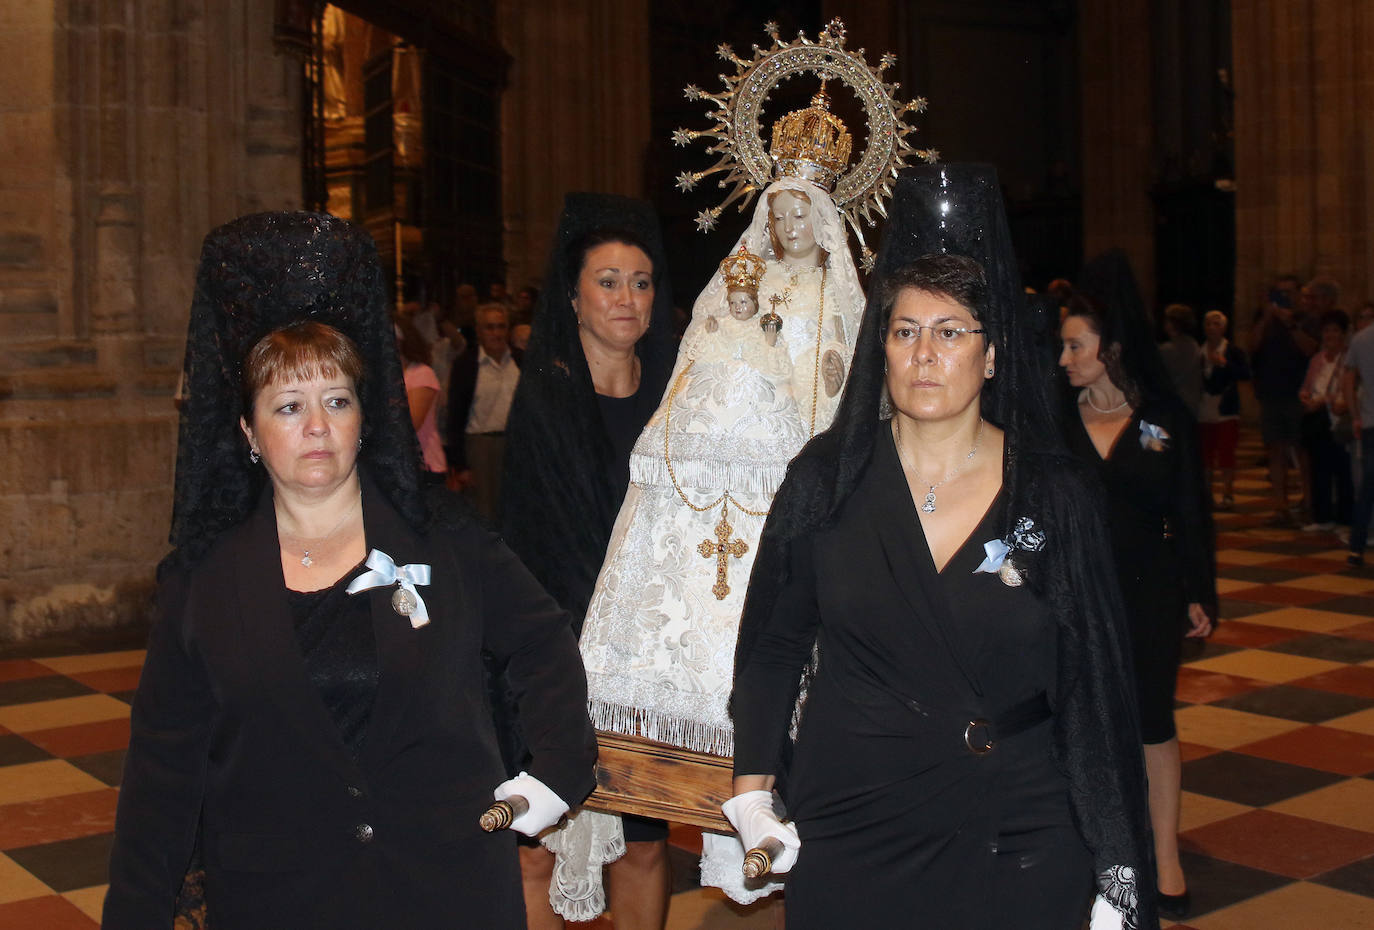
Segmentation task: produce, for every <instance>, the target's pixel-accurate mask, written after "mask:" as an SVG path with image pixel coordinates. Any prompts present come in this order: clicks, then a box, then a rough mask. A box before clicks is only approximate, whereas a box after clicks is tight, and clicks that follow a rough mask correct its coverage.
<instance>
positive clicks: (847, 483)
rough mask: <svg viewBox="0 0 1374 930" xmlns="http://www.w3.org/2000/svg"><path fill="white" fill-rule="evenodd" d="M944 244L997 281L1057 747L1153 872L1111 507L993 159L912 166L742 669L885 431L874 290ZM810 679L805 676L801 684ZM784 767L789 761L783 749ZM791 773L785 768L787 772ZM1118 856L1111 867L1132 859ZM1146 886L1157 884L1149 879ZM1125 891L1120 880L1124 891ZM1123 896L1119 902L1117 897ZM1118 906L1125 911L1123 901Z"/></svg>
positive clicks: (1117, 845)
mask: <svg viewBox="0 0 1374 930" xmlns="http://www.w3.org/2000/svg"><path fill="white" fill-rule="evenodd" d="M935 252H947V253H952V254H957V255H964V256H968V257H970V258H973V259H976V260H977V261H978V262H979V263H980V264H981V265H982V266H983V268H984V270H985V272H986V274H987V279H988V291H989V297H988V306H987V307H986V308H984V312H983V313H982V315H980V317H979V322H980V323H981V324H982V325H983V326H984V327H986V328H987V330H988V337H989V339H990V340H991V342H992V343H993V345H995V346H996V348H997V365H996V374H995V376H994V377H993V378H991V379H990V380H989V381H988V382H987V384H986V385H985V386H984V389H983V394H982V412H983V416H984V417H985V418H986V419H987V420H988V421H989V422H991V423H993V424H995V425H997V426H999V427H1001V428H1002V429H1003V430H1005V432H1006V449H1007V457H1006V463H1005V465H1004V475H1003V487H1004V488H1005V493H1006V497H1007V507H1006V508H1005V514H1006V524H1005V525H1004V526H1002V527H999V529H998V535H999V537H1001V538H1005V539H1012V540H1016V539H1017V538H1018V537H1017V535H1016V534H1017V530H1018V526H1017V521H1018V520H1019V519H1021V518H1024V517H1029V518H1030V519H1031V520H1033V521H1034V526H1035V528H1036V529H1037V530H1038V531H1040V533H1043V537H1042V536H1040V535H1031V534H1028V532H1027V530H1028V528H1027V527H1021V528H1020V529H1021V530H1022V532H1021V536H1020V541H1021V542H1022V543H1024V544H1026V546H1027V549H1029V547H1030V546H1031V545H1033V544H1038V545H1039V551H1037V552H1036V553H1035V568H1034V570H1033V571H1031V572H1030V573H1029V575H1028V577H1027V579H1026V583H1027V585H1028V586H1029V587H1030V588H1031V589H1032V590H1034V591H1035V592H1036V593H1037V594H1038V595H1039V596H1041V597H1043V598H1044V599H1045V600H1046V602H1047V603H1048V604H1049V606H1050V610H1051V613H1052V614H1053V615H1054V616H1055V618H1056V620H1057V622H1058V624H1059V629H1058V635H1057V645H1058V655H1059V663H1058V665H1059V668H1058V672H1057V675H1056V680H1055V686H1054V693H1053V696H1052V702H1053V704H1054V709H1055V755H1056V761H1057V763H1058V764H1059V766H1060V767H1061V769H1062V770H1063V771H1064V772H1065V773H1066V774H1067V775H1068V777H1069V783H1070V800H1071V806H1072V809H1073V814H1074V819H1075V822H1076V823H1077V825H1078V828H1079V832H1080V834H1081V835H1082V837H1083V840H1084V842H1085V844H1086V845H1087V846H1088V848H1089V849H1090V850H1091V851H1092V854H1093V858H1094V861H1095V863H1096V866H1095V871H1097V872H1099V873H1101V872H1104V871H1110V870H1111V869H1113V868H1114V866H1113V864H1114V863H1121V864H1124V866H1128V867H1129V868H1130V869H1134V871H1135V872H1136V873H1139V874H1152V873H1153V868H1154V865H1153V844H1152V841H1151V838H1150V821H1149V815H1148V811H1147V809H1146V805H1145V795H1144V784H1145V773H1144V765H1143V760H1142V758H1141V754H1140V740H1139V730H1138V723H1137V720H1136V712H1135V704H1134V696H1133V695H1132V694H1131V693H1129V691H1128V689H1127V688H1126V687H1123V685H1122V680H1123V676H1122V674H1121V671H1122V669H1123V668H1126V667H1127V665H1126V662H1125V658H1124V657H1125V654H1126V649H1127V646H1126V643H1125V632H1124V629H1123V626H1122V623H1121V620H1120V618H1121V617H1122V616H1123V615H1124V612H1123V608H1122V605H1121V595H1120V592H1119V591H1118V590H1117V587H1116V585H1115V583H1114V582H1113V580H1112V579H1114V577H1115V576H1114V573H1113V572H1111V571H1110V570H1103V568H1104V562H1103V558H1104V556H1103V553H1107V552H1109V551H1110V547H1109V543H1108V541H1107V537H1106V531H1105V527H1104V525H1103V523H1102V516H1101V515H1102V513H1103V512H1104V506H1105V505H1104V502H1103V501H1102V497H1101V492H1100V489H1099V488H1098V487H1097V485H1096V484H1095V483H1094V482H1093V479H1092V476H1091V474H1090V473H1089V472H1088V471H1087V468H1086V466H1085V465H1083V464H1082V463H1081V462H1079V461H1078V460H1076V459H1074V458H1073V457H1072V455H1071V454H1070V453H1069V451H1068V450H1067V448H1066V447H1065V446H1064V442H1063V439H1062V437H1061V433H1060V430H1059V427H1058V423H1057V420H1056V418H1055V415H1054V413H1053V409H1054V406H1053V404H1052V403H1051V401H1050V397H1051V395H1052V393H1053V391H1052V389H1053V387H1054V381H1053V377H1054V376H1053V373H1052V372H1051V371H1050V367H1051V366H1050V363H1051V362H1052V360H1053V356H1052V354H1051V353H1049V352H1046V351H1044V345H1045V334H1046V333H1047V332H1048V330H1049V327H1050V325H1051V321H1050V320H1049V319H1048V318H1047V317H1046V312H1047V309H1051V310H1052V308H1047V307H1046V305H1044V304H1043V303H1037V302H1030V301H1027V300H1026V298H1025V295H1024V294H1023V292H1022V288H1021V283H1020V274H1019V271H1018V267H1017V259H1016V254H1015V251H1014V249H1013V248H1012V245H1011V234H1010V230H1009V228H1008V225H1007V220H1006V215H1005V212H1004V209H1003V206H1002V199H1001V193H1000V188H999V185H998V181H997V175H996V172H995V171H994V170H993V169H992V168H991V167H990V166H986V165H958V164H950V163H941V164H936V165H929V166H918V167H915V168H912V169H909V170H908V171H906V172H904V174H903V176H902V177H901V178H900V179H899V180H898V182H897V188H896V195H895V197H894V199H893V201H892V206H891V209H890V211H889V220H888V225H887V227H886V228H885V229H884V231H883V243H882V248H881V250H880V251H879V254H878V260H877V264H876V267H875V270H874V277H873V279H872V281H871V282H870V285H869V295H870V296H869V303H868V309H867V311H866V312H865V314H864V320H863V324H862V326H861V327H860V330H859V336H858V340H857V342H856V345H855V350H854V363H853V367H852V369H851V371H850V376H849V380H848V382H847V384H846V386H845V392H844V396H843V398H842V399H841V402H840V408H839V410H838V412H837V413H836V416H835V420H834V422H833V423H832V424H831V426H830V428H829V429H828V430H826V431H825V432H824V433H821V434H819V435H817V436H816V437H815V438H814V439H812V440H811V441H810V442H809V443H807V445H806V446H805V448H803V449H802V451H801V452H800V453H799V454H798V455H797V457H796V458H795V459H793V460H792V463H791V465H790V466H789V468H788V472H787V477H786V478H785V479H784V481H783V484H782V486H781V487H780V488H779V489H778V493H777V496H776V497H775V498H774V500H773V507H772V512H771V513H770V515H769V517H768V522H767V523H766V524H765V525H764V530H763V534H762V536H761V537H760V540H759V548H758V554H757V558H756V559H755V562H754V570H753V574H752V575H751V576H750V581H749V593H748V596H747V598H746V601H745V604H744V610H743V614H742V617H741V621H740V634H739V644H738V647H737V650H736V654H735V668H736V669H737V670H738V669H741V668H744V667H745V666H746V665H747V664H748V658H749V655H750V652H751V650H752V649H753V646H754V644H755V643H756V642H757V641H758V639H759V637H760V635H761V634H762V633H763V632H764V631H765V630H766V628H767V626H768V624H769V620H770V617H771V616H772V614H773V610H774V605H775V604H776V603H777V600H778V597H779V595H780V593H781V592H782V590H783V588H784V586H785V585H786V583H787V574H788V570H789V566H790V564H791V556H790V547H791V545H792V543H793V541H794V540H800V539H802V538H804V537H805V536H807V535H808V534H810V533H813V532H815V531H817V530H819V529H821V528H823V527H824V526H825V525H827V524H829V523H830V522H831V521H833V520H834V519H835V517H836V516H837V515H838V514H839V512H840V509H841V508H842V507H843V505H844V502H845V501H846V499H847V498H848V497H849V495H850V494H851V493H852V492H853V490H854V488H855V487H856V486H857V485H858V483H859V480H860V478H861V477H862V476H863V473H864V470H865V469H866V468H867V466H868V463H869V460H870V458H871V456H872V452H873V448H874V445H875V442H876V439H877V437H878V435H879V430H880V429H885V428H887V422H886V421H885V420H883V419H881V418H880V415H879V411H880V407H881V400H882V397H883V381H884V352H883V341H884V336H885V332H884V328H883V321H881V320H879V319H878V316H879V314H878V312H877V306H878V305H877V302H876V300H875V297H876V296H877V295H879V294H880V293H881V291H882V282H883V279H884V277H885V276H887V275H890V274H891V273H892V272H893V271H894V270H895V269H897V268H898V267H900V266H902V265H904V264H906V263H908V262H910V261H912V260H914V259H916V258H918V257H919V256H921V255H924V254H929V253H935ZM804 684H805V679H803V685H804ZM780 765H781V766H782V767H783V768H784V769H785V765H786V760H780ZM782 774H785V771H784V772H783V773H782ZM1124 866H1118V867H1116V868H1118V869H1119V871H1117V872H1116V873H1115V874H1116V875H1117V877H1118V878H1123V879H1124V878H1125V877H1126V876H1127V869H1126V868H1124ZM1150 884H1151V885H1152V883H1150ZM1114 887H1118V888H1119V889H1121V890H1123V893H1124V889H1125V888H1126V887H1127V886H1126V883H1125V882H1124V881H1123V882H1119V883H1118V885H1117V886H1114ZM1133 893H1134V894H1135V896H1136V904H1135V905H1134V910H1133V911H1131V912H1130V914H1131V920H1132V921H1133V922H1132V923H1130V924H1128V926H1131V927H1132V928H1134V930H1155V928H1157V927H1158V920H1157V918H1156V916H1155V900H1154V895H1153V888H1152V887H1146V888H1143V889H1141V888H1135V889H1134V892H1133ZM1123 900H1124V899H1123ZM1123 913H1125V912H1123Z"/></svg>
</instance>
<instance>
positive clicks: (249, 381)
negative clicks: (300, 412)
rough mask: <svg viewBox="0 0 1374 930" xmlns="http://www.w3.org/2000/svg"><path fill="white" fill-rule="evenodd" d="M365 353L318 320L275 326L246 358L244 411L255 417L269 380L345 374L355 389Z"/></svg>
mask: <svg viewBox="0 0 1374 930" xmlns="http://www.w3.org/2000/svg"><path fill="white" fill-rule="evenodd" d="M363 371H364V369H363V357H362V353H360V352H359V351H358V347H357V345H355V344H354V342H353V340H352V339H349V338H348V337H347V336H345V335H344V334H343V333H341V332H340V331H339V330H337V329H335V328H334V327H332V326H329V325H328V324H325V323H320V322H317V321H315V320H304V321H302V322H299V323H292V324H291V325H290V326H283V327H282V328H281V329H274V330H272V332H270V333H268V334H267V335H266V336H263V337H262V338H261V339H259V340H258V341H257V344H255V345H254V346H253V348H251V349H249V350H248V355H247V356H245V357H244V359H243V372H242V374H241V375H240V387H241V388H242V390H243V410H244V415H245V416H247V417H248V418H249V419H252V415H253V401H254V400H255V399H256V398H257V396H258V392H259V391H261V390H262V389H263V388H265V387H267V386H268V385H269V384H275V383H276V382H278V381H285V380H287V379H290V378H299V379H302V380H304V379H309V378H330V377H333V376H335V375H343V376H344V377H346V378H348V379H349V380H351V381H352V382H353V387H354V389H355V390H356V389H357V388H358V386H359V385H360V384H361V383H362V380H363Z"/></svg>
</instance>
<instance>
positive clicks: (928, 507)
mask: <svg viewBox="0 0 1374 930" xmlns="http://www.w3.org/2000/svg"><path fill="white" fill-rule="evenodd" d="M892 427H893V429H894V430H895V431H896V433H897V458H899V459H900V460H901V462H902V464H903V465H905V466H906V467H907V468H909V469H911V473H912V474H913V475H915V476H916V480H917V481H919V482H921V484H926V483H927V482H926V479H924V478H922V477H921V473H920V472H919V471H917V470H916V466H915V465H912V464H911V463H910V462H908V461H907V459H906V453H905V452H904V451H903V450H902V421H901V420H899V419H897V417H896V416H893V418H892ZM982 437H983V418H982V417H979V418H978V429H977V430H976V431H975V432H974V434H973V448H972V449H970V450H968V455H966V456H964V460H963V461H962V462H960V463H959V464H958V466H957V467H956V468H955V469H954V470H953V471H951V472H948V473H947V474H946V475H945V476H944V477H943V478H941V479H940V480H939V481H937V482H935V483H934V484H932V485H929V490H928V491H926V499H925V502H924V503H923V504H921V512H922V513H934V512H935V489H936V488H938V487H939V486H940V485H942V484H944V483H945V482H946V481H948V480H949V479H951V478H953V477H954V476H955V475H957V474H959V472H961V471H963V470H964V466H965V465H967V464H968V463H969V462H970V461H972V459H973V457H974V456H975V455H976V454H977V453H978V440H980V439H982Z"/></svg>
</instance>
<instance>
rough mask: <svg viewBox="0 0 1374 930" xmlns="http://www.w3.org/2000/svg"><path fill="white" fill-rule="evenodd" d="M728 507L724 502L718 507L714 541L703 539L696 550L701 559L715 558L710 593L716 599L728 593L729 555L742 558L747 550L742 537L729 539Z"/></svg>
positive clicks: (720, 599)
mask: <svg viewBox="0 0 1374 930" xmlns="http://www.w3.org/2000/svg"><path fill="white" fill-rule="evenodd" d="M727 513H728V507H727V505H725V504H722V505H721V508H720V522H719V523H717V524H716V541H715V542H711V540H709V539H703V540H702V541H701V542H700V543H699V544H698V545H697V552H700V553H701V557H702V558H703V559H715V560H716V583H715V584H714V585H712V586H711V593H712V594H714V595H715V596H716V600H718V601H723V600H725V595H727V594H729V593H730V585H729V584H728V583H727V581H728V576H729V562H730V556H732V555H733V556H734V557H735V558H737V559H738V558H742V557H743V556H744V553H746V552H748V551H749V544H748V543H747V542H745V541H744V540H742V539H736V540H735V541H734V542H731V541H730V534H731V533H733V532H734V531H735V528H734V527H733V526H731V525H730V520H729V518H728V517H727Z"/></svg>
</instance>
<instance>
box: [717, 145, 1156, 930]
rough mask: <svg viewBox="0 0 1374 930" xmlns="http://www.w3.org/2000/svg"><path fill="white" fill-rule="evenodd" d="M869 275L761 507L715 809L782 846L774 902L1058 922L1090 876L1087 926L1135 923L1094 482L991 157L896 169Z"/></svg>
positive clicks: (950, 923)
mask: <svg viewBox="0 0 1374 930" xmlns="http://www.w3.org/2000/svg"><path fill="white" fill-rule="evenodd" d="M965 256H968V257H965ZM970 258H972V259H975V260H970ZM984 269H986V271H985V270H984ZM875 282H876V283H875V286H874V287H873V288H872V289H871V291H870V293H871V294H872V295H873V296H872V297H870V301H869V307H868V312H867V314H866V315H865V318H864V323H863V329H862V330H861V332H860V333H859V340H858V345H857V349H856V352H855V357H854V367H853V372H852V374H851V376H850V379H849V383H848V385H847V387H846V390H845V394H844V398H843V401H842V403H841V406H840V410H839V414H838V416H837V417H836V420H835V423H834V425H833V426H831V428H830V429H829V430H827V431H826V432H825V433H823V434H822V435H820V436H817V437H816V438H815V439H814V440H813V441H812V442H810V443H809V444H808V445H807V446H806V448H805V449H804V450H803V451H802V452H801V454H800V455H799V456H798V457H797V458H796V459H795V460H793V462H792V465H791V468H790V469H789V471H788V475H787V478H786V480H785V481H784V483H783V485H782V488H781V490H779V492H778V495H777V498H776V499H775V501H774V504H773V510H772V514H771V515H770V517H769V519H768V523H767V526H766V528H765V529H764V532H763V537H762V540H761V543H760V551H759V555H758V560H757V562H756V563H755V566H754V571H753V575H752V577H751V579H750V589H749V595H748V599H747V601H746V604H745V609H744V616H743V622H742V626H741V630H740V639H739V648H738V652H737V654H736V664H735V691H734V695H733V697H732V702H733V703H732V706H733V712H734V721H735V790H736V792H737V796H736V797H735V798H732V799H731V800H730V801H729V802H727V804H726V805H725V808H726V814H727V816H729V817H730V819H731V822H732V823H733V824H735V826H736V828H737V829H738V830H739V831H740V833H741V840H742V842H743V843H744V846H745V847H746V848H750V847H755V846H758V845H759V844H760V842H761V841H762V840H763V839H764V838H765V837H769V836H773V837H776V838H778V839H780V840H781V841H782V842H783V843H784V845H785V846H787V847H790V848H788V849H786V850H785V851H784V852H783V853H782V854H781V857H780V865H781V867H782V868H783V869H786V868H788V867H792V875H791V877H790V878H789V881H788V890H787V925H788V927H789V928H827V930H828V928H833V927H839V926H862V927H886V926H908V925H919V926H922V927H932V928H935V927H938V928H945V927H951V928H952V927H958V928H960V930H1003V928H1007V927H1017V928H1018V930H1029V928H1045V930H1077V928H1078V927H1080V926H1081V923H1082V920H1083V918H1084V916H1085V915H1086V914H1087V912H1088V908H1089V903H1090V900H1091V898H1092V892H1093V888H1094V877H1096V889H1097V892H1098V898H1097V901H1096V903H1095V904H1094V905H1093V908H1092V926H1093V927H1094V928H1095V930H1100V928H1108V927H1114V928H1120V927H1123V926H1125V927H1131V928H1154V927H1156V926H1157V919H1156V917H1155V913H1154V910H1155V909H1154V894H1153V887H1152V885H1153V883H1152V882H1151V881H1150V880H1149V878H1148V876H1151V875H1152V874H1153V868H1152V863H1151V857H1150V845H1149V842H1150V841H1149V820H1148V817H1147V815H1146V810H1145V797H1144V795H1145V786H1144V773H1143V770H1142V769H1143V766H1142V764H1141V759H1140V748H1139V742H1138V740H1139V735H1138V730H1137V726H1136V720H1135V712H1134V705H1133V701H1132V700H1131V695H1130V692H1129V689H1128V686H1127V685H1126V684H1125V682H1126V672H1125V666H1124V662H1125V660H1124V644H1123V642H1122V640H1123V639H1124V637H1125V630H1124V624H1123V620H1122V607H1121V603H1120V597H1119V594H1118V592H1117V588H1116V584H1115V579H1114V576H1113V573H1112V571H1111V566H1110V561H1109V557H1108V554H1107V543H1106V538H1105V530H1104V528H1103V527H1102V525H1101V521H1100V516H1099V513H1100V506H1099V496H1098V494H1097V492H1096V491H1095V489H1094V483H1093V481H1092V480H1091V477H1090V475H1089V474H1088V473H1087V470H1086V469H1085V468H1084V467H1083V466H1082V465H1081V464H1080V463H1078V462H1077V461H1076V460H1075V459H1073V458H1072V457H1071V456H1070V455H1069V454H1068V453H1067V451H1066V450H1065V449H1064V447H1063V445H1062V442H1061V440H1060V438H1059V435H1058V432H1057V430H1056V429H1055V425H1054V422H1053V418H1052V412H1051V408H1050V406H1049V401H1048V396H1047V395H1048V387H1049V384H1050V382H1049V380H1048V374H1049V373H1048V370H1047V366H1046V365H1045V364H1044V362H1046V361H1047V359H1045V357H1044V352H1043V350H1037V348H1036V345H1035V342H1034V338H1033V333H1032V332H1030V330H1031V328H1032V327H1033V325H1034V324H1033V323H1032V321H1031V320H1029V318H1028V317H1029V313H1028V312H1027V310H1026V308H1025V305H1024V301H1023V296H1022V293H1021V287H1020V285H1019V282H1018V280H1017V274H1016V259H1015V256H1014V254H1012V251H1011V248H1010V239H1009V236H1008V233H1007V228H1006V219H1005V217H1004V215H1003V213H1002V207H1001V199H1000V196H999V194H998V186H997V180H996V175H995V173H994V172H993V171H992V170H991V169H990V168H987V167H983V166H963V165H948V164H947V165H934V166H931V167H929V168H919V169H916V170H915V171H913V172H912V174H911V176H907V177H903V178H902V179H901V180H900V181H899V182H898V186H897V195H896V200H895V202H894V204H893V207H892V210H891V220H890V225H889V226H888V228H887V230H886V231H885V233H884V236H883V245H882V250H881V253H880V255H879V259H878V266H877V273H876V276H875ZM885 395H890V401H891V406H892V408H893V411H892V416H891V419H889V418H888V417H887V416H886V415H885V414H884V413H883V412H882V408H883V407H885V406H886V404H885V403H884V400H885ZM918 505H919V507H918ZM813 646H814V648H815V650H816V656H817V662H816V664H815V665H810V666H808V663H809V661H810V660H811V658H812V655H813ZM804 668H806V669H807V676H806V688H805V691H804V692H803V693H804V695H805V699H804V704H803V706H802V715H801V718H800V723H799V729H798V732H797V737H796V742H795V745H791V744H789V742H788V738H787V736H788V725H789V720H790V719H791V718H792V714H793V708H794V701H795V699H796V698H797V696H798V679H799V677H800V676H801V673H802V671H803V669H804ZM775 776H776V778H777V779H778V784H779V786H780V790H781V792H782V794H783V797H784V800H785V801H786V804H787V808H788V813H789V815H790V816H791V817H793V818H794V823H795V828H796V829H795V833H790V832H789V831H791V830H792V827H791V826H789V825H785V824H781V823H779V822H778V820H777V818H776V816H775V815H774V814H773V811H772V808H771V803H770V796H769V793H768V789H769V788H770V787H771V786H772V784H773V782H774V778H775ZM793 863H795V865H794V866H793ZM778 865H779V860H777V859H775V871H776V870H777V868H778ZM1141 877H1144V878H1141Z"/></svg>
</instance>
